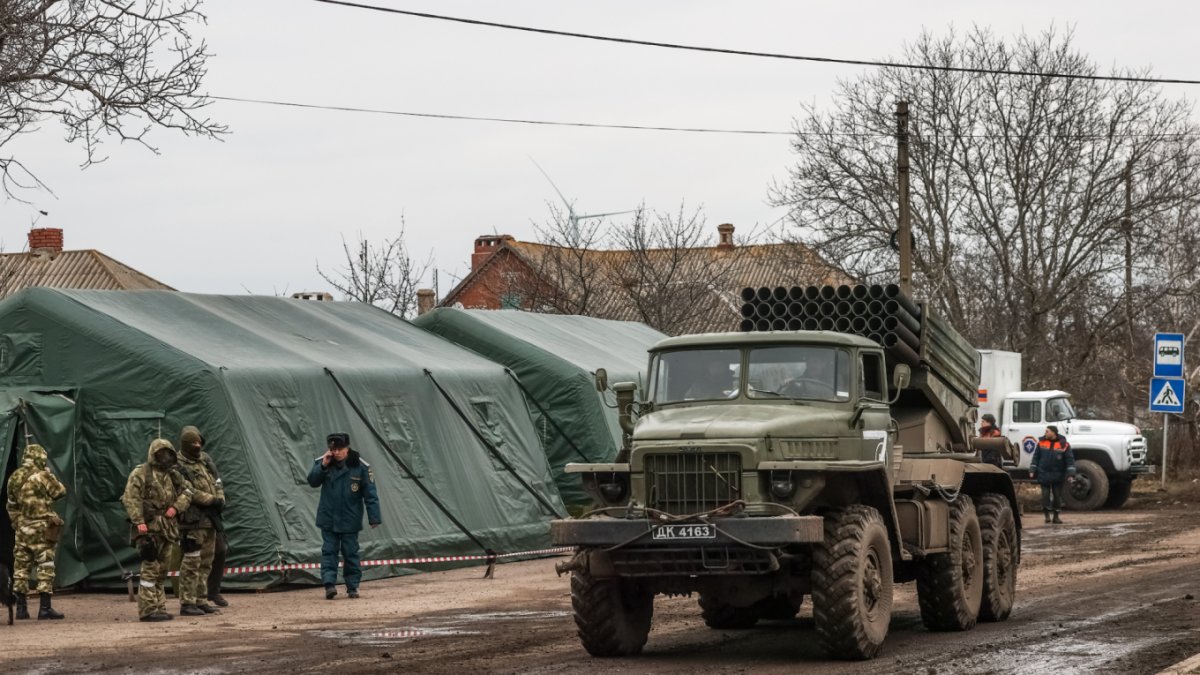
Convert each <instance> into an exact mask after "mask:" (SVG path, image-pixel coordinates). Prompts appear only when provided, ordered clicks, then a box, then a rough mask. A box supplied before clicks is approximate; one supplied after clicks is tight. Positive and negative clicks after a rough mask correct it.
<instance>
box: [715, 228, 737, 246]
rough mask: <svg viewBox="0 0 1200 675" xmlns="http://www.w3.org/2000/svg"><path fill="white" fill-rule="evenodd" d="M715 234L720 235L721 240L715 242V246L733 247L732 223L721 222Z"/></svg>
mask: <svg viewBox="0 0 1200 675" xmlns="http://www.w3.org/2000/svg"><path fill="white" fill-rule="evenodd" d="M717 234H719V235H720V236H721V240H720V241H719V242H718V243H717V248H733V223H721V224H720V225H718V226H717Z"/></svg>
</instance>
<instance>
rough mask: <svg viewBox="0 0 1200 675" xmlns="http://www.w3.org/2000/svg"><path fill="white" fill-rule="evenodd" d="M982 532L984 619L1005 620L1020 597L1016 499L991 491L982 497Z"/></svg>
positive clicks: (980, 500) (981, 617)
mask: <svg viewBox="0 0 1200 675" xmlns="http://www.w3.org/2000/svg"><path fill="white" fill-rule="evenodd" d="M978 513H979V532H980V535H981V539H982V540H983V604H982V605H981V606H980V608H979V620H980V621H1004V620H1005V619H1007V618H1008V615H1009V614H1010V613H1012V607H1013V601H1014V600H1015V599H1016V597H1017V566H1018V564H1019V563H1020V559H1021V551H1020V548H1019V546H1020V545H1019V543H1018V542H1019V541H1020V540H1019V539H1017V522H1016V519H1015V518H1014V517H1013V509H1012V503H1011V502H1009V501H1008V498H1007V497H1005V496H1004V495H998V494H995V493H989V494H985V495H983V497H981V498H980V499H979V510H978Z"/></svg>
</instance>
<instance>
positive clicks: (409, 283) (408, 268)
mask: <svg viewBox="0 0 1200 675" xmlns="http://www.w3.org/2000/svg"><path fill="white" fill-rule="evenodd" d="M342 252H343V253H344V254H345V257H346V260H345V267H343V268H341V269H338V270H335V271H333V272H325V271H324V270H322V269H321V265H320V264H319V263H318V264H317V273H318V274H320V275H321V278H322V279H324V280H325V281H326V282H327V283H329V284H330V285H332V286H333V287H334V288H335V289H336V290H337V291H338V292H340V293H341V294H342V295H343V296H344V297H345V299H347V300H353V301H356V302H365V303H368V304H371V305H375V306H376V307H379V308H380V309H383V310H385V311H388V312H391V313H392V314H395V315H397V316H399V317H402V318H408V317H410V316H415V315H416V310H417V289H418V288H419V287H420V286H421V283H422V281H423V280H424V279H425V277H426V276H427V275H428V273H429V270H430V269H431V268H432V267H433V255H432V253H431V254H430V256H429V257H428V258H426V259H425V260H424V261H419V260H417V259H415V258H414V257H413V256H412V255H411V254H410V253H409V250H408V245H407V244H406V243H405V241H404V223H403V221H401V225H400V232H399V233H398V234H397V235H396V236H395V237H393V238H391V239H384V240H383V241H381V242H379V243H378V244H372V243H371V242H369V241H367V240H366V239H364V238H363V236H362V235H361V234H359V236H358V242H357V243H356V244H355V245H354V246H353V247H351V245H350V244H348V243H346V238H345V237H342Z"/></svg>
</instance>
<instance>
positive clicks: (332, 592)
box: [325, 584, 337, 600]
mask: <svg viewBox="0 0 1200 675" xmlns="http://www.w3.org/2000/svg"><path fill="white" fill-rule="evenodd" d="M336 597H337V587H335V586H334V585H333V584H326V585H325V599H326V600H332V599H334V598H336Z"/></svg>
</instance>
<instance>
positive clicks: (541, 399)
mask: <svg viewBox="0 0 1200 675" xmlns="http://www.w3.org/2000/svg"><path fill="white" fill-rule="evenodd" d="M413 323H414V324H415V325H417V326H420V327H421V328H424V329H425V330H428V331H430V332H431V333H436V334H437V335H440V336H442V337H444V338H446V339H448V340H450V341H452V342H454V343H456V344H459V345H461V346H463V347H466V348H468V349H470V350H472V351H475V352H478V353H479V354H482V355H483V356H485V357H487V358H489V359H491V360H493V361H495V362H497V363H501V364H504V365H505V366H507V367H508V368H509V369H511V370H512V372H513V373H514V374H515V375H516V376H517V378H519V379H520V381H521V384H522V385H524V387H525V389H526V390H527V391H528V394H529V397H530V398H531V399H532V400H531V401H530V412H531V414H533V416H534V420H535V421H536V422H537V428H538V433H539V434H541V436H542V444H543V446H544V447H545V448H546V454H547V456H548V457H549V459H550V466H551V468H552V469H553V470H554V478H555V481H556V482H557V484H558V490H559V493H560V494H561V495H562V498H563V501H564V502H566V503H567V504H568V505H572V506H580V505H584V504H587V503H588V499H587V495H586V494H585V493H584V492H583V488H582V487H581V483H580V477H579V475H578V474H566V473H564V472H563V470H562V469H563V466H565V465H566V464H567V463H568V462H609V461H612V459H613V458H614V457H615V456H616V454H617V450H619V449H620V447H621V427H620V426H619V425H618V423H617V410H616V399H615V398H614V396H613V393H612V392H611V391H609V392H607V393H606V394H605V395H603V396H602V395H601V394H600V393H599V392H597V391H596V386H595V380H594V375H595V372H596V369H597V368H604V369H605V370H607V371H608V381H609V383H610V385H611V384H612V383H615V382H638V384H639V388H640V389H641V390H642V391H644V386H643V385H644V373H645V370H646V364H647V363H648V360H649V356H648V355H647V350H648V349H649V348H650V347H651V346H652V345H653V344H654V343H656V342H658V341H659V340H662V339H663V338H665V337H667V336H666V335H664V334H662V333H660V332H658V331H656V330H654V329H653V328H650V327H649V326H647V325H645V324H641V323H636V322H632V321H609V320H606V319H593V318H591V317H586V316H571V315H562V314H535V313H532V312H521V311H515V310H499V311H494V310H466V309H456V308H450V307H443V308H439V309H435V310H433V311H431V312H428V313H426V314H423V315H421V316H419V317H417V318H416V319H415V320H414V321H413ZM543 411H544V412H545V414H543ZM547 416H549V418H550V419H547Z"/></svg>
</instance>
